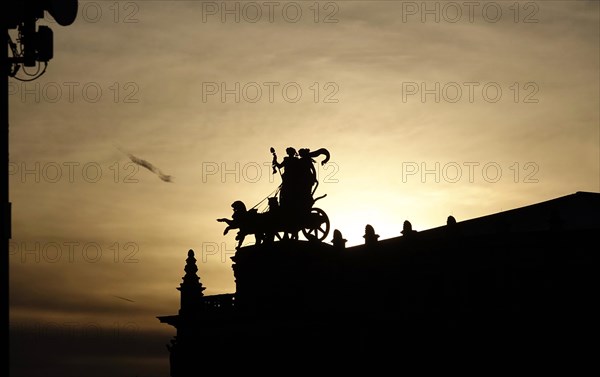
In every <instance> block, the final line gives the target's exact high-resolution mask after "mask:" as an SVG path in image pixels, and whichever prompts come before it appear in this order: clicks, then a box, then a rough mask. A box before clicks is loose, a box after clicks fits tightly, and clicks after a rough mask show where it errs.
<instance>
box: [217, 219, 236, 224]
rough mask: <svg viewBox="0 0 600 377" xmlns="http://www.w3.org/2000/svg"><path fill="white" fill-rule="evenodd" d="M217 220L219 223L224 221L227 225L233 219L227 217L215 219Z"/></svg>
mask: <svg viewBox="0 0 600 377" xmlns="http://www.w3.org/2000/svg"><path fill="white" fill-rule="evenodd" d="M217 221H218V222H220V223H226V224H227V225H231V223H232V222H233V220H229V219H217Z"/></svg>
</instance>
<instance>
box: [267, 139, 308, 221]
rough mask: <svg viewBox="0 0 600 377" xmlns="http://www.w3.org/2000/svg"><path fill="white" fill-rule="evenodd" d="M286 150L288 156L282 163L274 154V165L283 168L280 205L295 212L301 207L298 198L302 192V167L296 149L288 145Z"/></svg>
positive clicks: (288, 210)
mask: <svg viewBox="0 0 600 377" xmlns="http://www.w3.org/2000/svg"><path fill="white" fill-rule="evenodd" d="M285 152H286V153H287V156H286V157H284V158H283V161H282V162H281V163H279V162H277V157H276V156H275V155H274V157H273V166H275V167H276V168H278V169H283V174H282V175H281V179H282V183H281V193H280V200H279V205H280V206H281V208H282V209H284V210H285V211H287V212H292V213H293V212H297V210H298V207H299V206H298V202H297V200H296V198H298V196H299V194H300V188H299V187H300V184H301V177H300V170H301V167H300V160H299V159H298V157H297V156H298V153H297V152H296V149H294V148H292V147H288V148H286V150H285Z"/></svg>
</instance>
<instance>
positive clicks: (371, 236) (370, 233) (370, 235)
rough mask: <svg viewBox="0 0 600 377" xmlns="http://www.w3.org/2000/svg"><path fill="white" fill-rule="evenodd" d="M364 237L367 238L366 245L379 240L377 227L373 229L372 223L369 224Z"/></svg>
mask: <svg viewBox="0 0 600 377" xmlns="http://www.w3.org/2000/svg"><path fill="white" fill-rule="evenodd" d="M363 238H364V239H365V245H371V244H374V243H376V242H377V240H378V239H379V234H375V229H373V227H372V226H371V225H369V224H367V226H366V227H365V235H364V236H363Z"/></svg>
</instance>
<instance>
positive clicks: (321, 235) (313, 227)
mask: <svg viewBox="0 0 600 377" xmlns="http://www.w3.org/2000/svg"><path fill="white" fill-rule="evenodd" d="M302 234H304V237H306V239H307V240H309V241H312V240H317V241H323V240H324V239H325V237H327V235H328V234H329V217H327V214H326V213H325V211H323V210H322V209H321V208H311V210H310V214H309V215H308V218H307V221H306V224H305V226H304V227H303V228H302Z"/></svg>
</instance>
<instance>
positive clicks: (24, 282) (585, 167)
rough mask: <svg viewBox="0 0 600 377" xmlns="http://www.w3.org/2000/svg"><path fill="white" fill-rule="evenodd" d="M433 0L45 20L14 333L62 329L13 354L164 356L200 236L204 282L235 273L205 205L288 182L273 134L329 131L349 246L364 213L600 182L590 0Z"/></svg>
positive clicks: (48, 365) (16, 98)
mask: <svg viewBox="0 0 600 377" xmlns="http://www.w3.org/2000/svg"><path fill="white" fill-rule="evenodd" d="M422 4H423V3H422V2H402V1H397V2H394V1H338V2H320V3H317V6H315V2H314V1H307V2H302V1H297V2H294V3H286V2H278V3H277V5H273V4H271V5H269V4H267V3H265V2H260V1H259V2H239V3H236V2H234V1H231V2H227V5H222V3H221V2H202V1H131V2H126V1H122V2H114V1H95V2H93V1H91V2H80V12H79V16H78V19H77V20H76V21H75V23H74V24H73V25H71V26H68V27H61V26H59V25H57V24H55V23H53V22H52V21H51V20H40V22H39V23H38V24H40V25H41V24H47V25H50V26H51V27H52V29H53V30H54V59H53V60H51V62H50V64H49V66H48V70H47V72H46V73H45V74H44V75H43V76H42V77H40V78H39V79H37V80H35V81H32V82H28V83H22V82H19V81H16V80H14V79H11V80H10V84H9V91H10V93H11V94H10V108H9V110H10V114H9V115H10V161H11V165H10V169H11V172H12V175H11V176H10V198H11V202H12V203H13V222H12V232H13V233H12V241H11V250H10V253H11V257H10V272H11V275H10V295H11V296H10V310H11V327H12V328H13V330H15V331H16V330H19V331H21V330H23V331H24V329H26V328H27V329H29V328H33V330H31V332H32V333H30V334H29V335H28V337H21V338H18V339H17V340H15V341H20V342H22V343H24V344H27V342H30V343H31V344H44V345H50V344H53V342H54V340H56V344H57V349H54V350H52V349H48V348H46V349H45V350H43V351H42V352H41V356H40V358H39V361H38V362H32V361H28V363H29V364H30V365H28V366H26V365H24V364H23V362H22V356H23V353H19V354H18V355H16V356H15V358H14V359H13V364H14V368H15V369H14V370H15V372H19V371H20V373H23V374H24V373H29V375H40V374H41V373H42V370H55V371H56V374H57V375H61V376H67V375H69V373H70V372H69V370H74V371H76V372H73V375H81V372H80V371H81V370H84V369H85V368H91V369H90V370H89V371H88V372H87V375H111V376H121V375H128V376H130V375H135V374H137V375H140V376H142V375H144V376H149V375H158V376H166V375H168V353H167V351H166V348H165V347H164V345H165V344H166V343H167V342H168V341H169V338H170V336H172V335H173V330H172V329H171V328H169V327H168V326H166V325H162V324H160V323H158V321H157V320H156V319H155V316H157V315H168V314H175V313H176V311H177V309H178V307H179V301H178V300H179V296H178V294H179V292H177V291H176V290H175V289H174V288H175V287H176V286H178V284H179V283H180V282H181V276H182V275H183V266H184V260H185V257H186V253H187V250H188V249H190V248H191V249H194V250H195V251H196V252H197V256H198V260H199V263H198V265H199V274H200V276H201V281H202V282H203V284H204V285H205V286H206V287H207V290H206V291H205V294H217V293H226V292H234V291H235V285H234V280H233V274H232V271H231V261H230V259H229V258H230V257H231V256H232V255H233V249H234V247H235V241H234V233H231V234H229V235H227V236H222V231H223V229H224V226H223V224H222V223H218V222H216V221H215V220H216V219H217V218H219V217H230V215H231V208H230V204H231V203H232V202H233V201H234V200H238V199H239V200H242V201H244V202H245V203H246V204H247V205H248V207H251V206H253V205H254V204H256V203H258V202H259V201H260V200H261V199H263V198H264V197H265V196H267V195H268V194H269V193H271V192H272V191H273V190H274V189H276V187H277V186H278V185H279V183H280V178H279V176H278V175H275V176H273V175H271V169H270V167H269V166H268V164H269V162H270V161H271V154H270V153H269V147H271V146H273V147H274V148H275V149H276V150H277V152H278V154H279V156H280V157H282V156H283V155H284V151H285V148H286V147H288V146H293V147H296V148H302V147H308V148H310V149H312V150H315V149H318V148H327V149H328V150H329V151H330V152H331V161H330V163H329V164H327V165H325V166H323V167H319V175H320V178H321V183H320V186H319V188H318V191H317V193H318V194H319V195H321V194H327V197H326V198H324V199H322V200H321V201H319V202H318V207H320V208H322V209H324V210H325V211H326V212H327V214H328V215H329V218H330V220H331V226H332V230H333V229H339V230H341V231H342V233H343V235H344V237H345V238H347V239H348V245H349V246H351V245H356V244H359V243H361V242H362V240H363V239H362V235H363V234H364V227H365V225H366V224H371V225H373V227H374V228H375V230H376V232H377V233H378V234H379V235H380V236H381V239H385V238H391V237H396V236H399V235H400V231H401V229H402V223H403V222H404V220H410V221H411V223H412V225H413V228H414V229H416V230H423V229H428V228H433V227H436V226H440V225H443V224H445V221H446V218H447V216H448V215H450V214H452V215H453V216H454V217H455V218H456V219H457V220H458V221H461V220H465V219H470V218H474V217H478V216H483V215H487V214H490V213H494V212H499V211H501V210H506V209H511V208H516V207H520V206H524V205H527V204H532V203H536V202H540V201H544V200H548V199H553V198H556V197H559V196H563V195H567V194H571V193H574V192H576V191H593V192H598V191H600V187H599V184H600V183H599V182H600V180H599V179H600V178H599V156H600V154H599V106H598V105H599V101H600V97H599V87H600V86H599V74H600V66H599V43H600V41H599V7H598V2H596V1H548V2H542V1H538V2H520V3H517V6H515V5H514V4H515V3H514V2H513V1H510V2H491V3H490V2H474V5H472V8H470V7H469V6H466V5H464V4H463V3H462V2H456V3H452V4H453V5H450V6H448V5H447V3H446V2H434V1H430V2H427V7H428V8H427V9H424V8H423V5H422ZM224 6H226V7H227V9H230V10H232V11H231V12H226V9H224V8H223V7H224ZM236 7H237V8H236ZM270 7H273V8H270ZM236 9H238V10H236ZM257 9H261V13H260V14H258V13H257ZM317 10H318V12H317ZM484 10H485V11H484ZM498 10H500V12H501V13H498ZM298 11H301V14H300V13H298ZM457 12H460V13H457ZM471 16H472V17H471ZM236 17H239V22H236ZM436 17H438V18H439V19H437V20H436ZM296 19H297V20H296ZM253 21H256V22H253ZM293 21H296V22H293ZM315 21H317V22H315ZM326 21H327V22H326ZM454 21H456V22H454ZM29 71H31V69H29ZM20 74H22V72H21V73H20ZM223 90H225V92H223ZM121 150H122V151H125V152H128V153H132V154H133V155H135V156H137V157H140V158H143V159H145V160H148V161H150V162H151V163H153V164H155V165H156V166H157V167H159V168H160V169H161V170H162V171H163V172H164V173H165V174H169V175H172V176H173V177H174V178H173V183H166V182H163V181H162V180H160V179H159V178H158V177H157V176H156V175H154V174H153V173H151V172H150V171H148V170H146V169H144V168H138V167H136V166H135V165H132V164H130V163H129V159H128V158H127V156H126V154H124V153H123V152H122V151H121ZM331 237H332V234H331V233H330V235H329V236H328V237H327V239H326V241H328V242H329V241H330V240H331ZM252 242H253V238H252V237H249V238H248V239H247V241H246V243H247V244H250V243H252ZM116 296H118V297H116ZM119 297H121V298H119ZM123 298H126V299H129V300H132V301H134V302H131V301H127V300H124V299H123ZM50 327H51V329H49V328H50ZM36 329H37V330H36ZM70 329H76V330H70ZM115 329H117V331H116V332H115ZM121 330H122V331H121ZM126 330H131V331H132V332H133V335H131V337H129V336H128V337H124V336H123V334H124V333H126ZM73 332H75V334H73ZM82 333H83V336H82V335H81V334H82ZM115 334H116V335H115ZM13 338H14V336H13ZM123 338H126V339H127V341H128V342H130V343H129V344H126V347H125V346H123V347H121V348H118V347H117V348H112V347H111V346H110V344H111V343H121V344H122V343H123ZM132 339H133V340H132ZM62 342H67V343H68V344H69V345H68V346H67V345H65V344H67V343H62ZM102 342H106V344H108V345H107V346H106V347H100V346H98V343H101V344H104V343H102ZM74 344H77V346H74ZM141 345H143V347H144V348H143V349H144V351H143V352H142V351H140V349H141V348H140V347H141ZM61 347H66V348H61ZM49 348H51V347H49ZM64 349H68V350H69V352H66V353H64V352H61V350H64ZM70 352H72V353H70ZM44 355H46V356H44ZM48 355H49V356H48ZM80 368H81V369H80ZM25 371H26V372H25Z"/></svg>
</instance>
